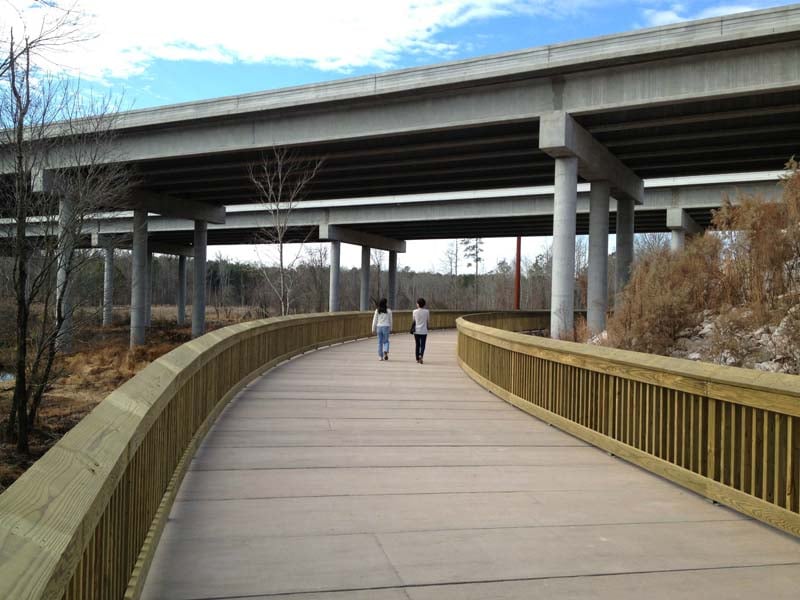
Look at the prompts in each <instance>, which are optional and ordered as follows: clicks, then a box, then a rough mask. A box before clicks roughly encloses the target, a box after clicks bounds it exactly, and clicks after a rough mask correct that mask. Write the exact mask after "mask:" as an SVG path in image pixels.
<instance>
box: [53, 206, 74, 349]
mask: <svg viewBox="0 0 800 600" xmlns="http://www.w3.org/2000/svg"><path fill="white" fill-rule="evenodd" d="M73 228H74V218H73V213H72V200H71V199H70V198H62V199H61V200H59V202H58V249H57V252H58V256H57V257H56V259H57V260H56V263H57V266H56V302H59V303H60V304H61V314H62V315H63V321H62V323H61V328H60V331H59V332H58V341H57V345H58V348H59V349H60V350H61V351H62V352H70V351H71V350H72V333H73V332H72V328H73V318H72V317H73V315H72V313H73V306H72V298H71V295H70V287H71V285H70V279H71V278H72V274H71V273H70V270H71V269H72V253H73V252H74V248H75V240H74V235H73V234H74V232H73Z"/></svg>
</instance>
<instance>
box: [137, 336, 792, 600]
mask: <svg viewBox="0 0 800 600" xmlns="http://www.w3.org/2000/svg"><path fill="white" fill-rule="evenodd" d="M455 343H456V336H455V333H454V332H434V333H432V334H431V335H430V336H429V340H428V352H427V355H426V357H425V364H424V365H418V364H416V363H415V361H414V357H413V346H414V343H413V338H412V337H411V336H409V335H402V334H398V335H395V336H392V350H391V352H390V360H389V361H386V362H379V361H378V358H377V349H376V346H377V343H376V342H375V340H367V341H360V342H354V343H348V344H343V345H338V346H335V347H332V348H328V349H324V350H320V351H318V352H314V353H310V354H308V355H305V356H302V357H298V358H296V359H293V360H291V361H289V362H288V363H285V364H283V365H281V366H280V367H278V368H276V369H274V370H273V371H271V372H269V373H268V374H266V375H265V376H264V377H262V378H260V379H258V380H256V381H254V382H253V383H252V384H250V385H249V386H248V387H247V388H246V389H244V390H243V391H242V392H241V393H240V394H239V395H238V396H237V398H236V399H235V400H234V402H233V403H232V404H231V405H230V406H229V407H228V408H227V409H226V410H225V412H224V413H223V415H222V416H221V417H220V419H219V421H218V423H217V424H216V425H215V427H214V428H213V430H212V431H211V432H210V433H209V435H208V437H207V438H206V441H205V443H204V444H203V446H202V448H201V449H200V450H199V452H198V453H197V455H196V457H195V459H194V460H193V462H192V466H191V470H190V471H189V473H188V474H187V476H186V479H185V480H184V483H183V485H182V487H181V489H180V492H179V495H178V498H177V501H176V503H175V505H174V507H173V509H172V513H171V515H170V519H169V522H168V524H167V526H166V529H165V531H164V534H163V537H162V539H161V543H160V545H159V548H158V551H157V553H156V557H155V559H154V562H153V566H152V568H151V570H150V574H149V576H148V580H147V584H146V587H145V591H144V595H143V597H144V598H145V599H147V600H153V599H165V600H166V599H168V600H200V599H204V600H208V599H223V598H224V599H244V598H249V599H266V598H286V599H287V600H288V599H292V600H302V599H308V600H333V599H336V600H344V599H356V600H361V599H363V600H367V599H369V600H372V599H374V600H395V599H412V600H443V599H449V598H453V599H462V598H463V599H466V600H473V599H474V600H478V599H480V600H485V599H498V600H500V599H502V600H523V599H525V600H527V599H531V598H569V599H573V600H577V599H581V600H582V599H588V598H593V599H594V598H614V599H618V598H647V599H649V600H658V599H670V600H672V599H675V598H687V599H688V598H702V599H703V600H715V599H719V600H723V599H724V600H731V599H735V598H742V599H745V598H746V599H748V600H753V599H757V598H758V599H760V598H765V599H767V598H769V599H775V600H778V599H787V600H788V599H791V600H797V599H798V598H800V591H798V590H800V540H797V539H794V538H792V537H789V536H788V535H785V534H783V533H781V532H779V531H777V530H774V529H771V528H769V527H767V526H764V525H762V524H760V523H758V522H756V521H753V520H751V519H748V518H746V517H744V516H742V515H739V514H738V513H735V512H733V511H731V510H729V509H727V508H724V507H721V506H715V505H714V504H712V503H710V502H708V501H706V500H704V499H703V498H700V497H699V496H696V495H694V494H693V493H691V492H688V491H686V490H683V489H682V488H679V487H677V486H675V485H673V484H671V483H669V482H667V481H665V480H663V479H660V478H659V477H656V476H654V475H651V474H649V473H647V472H645V471H643V470H641V469H639V468H637V467H634V466H631V465H629V464H627V463H625V462H623V461H620V460H619V459H616V458H614V457H611V456H608V455H607V454H606V453H604V452H602V451H600V450H597V449H595V448H593V447H591V446H588V445H587V444H585V443H584V442H582V441H580V440H578V439H576V438H573V437H571V436H569V435H567V434H564V433H562V432H560V431H559V430H557V429H555V428H553V427H550V426H548V425H547V424H545V423H543V422H541V421H538V420H537V419H534V418H533V417H530V416H529V415H527V414H525V413H523V412H522V411H520V410H517V409H516V408H514V407H513V406H510V405H508V404H506V403H505V402H503V401H502V400H500V399H498V398H496V397H494V396H493V395H491V394H490V393H488V392H486V391H485V390H483V389H482V388H481V387H479V386H478V385H477V384H475V383H474V382H472V381H471V380H470V379H469V378H468V377H467V376H466V375H464V374H463V373H462V371H461V370H460V369H459V368H458V366H457V364H456V360H455Z"/></svg>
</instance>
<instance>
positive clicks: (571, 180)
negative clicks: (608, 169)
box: [550, 156, 578, 339]
mask: <svg viewBox="0 0 800 600" xmlns="http://www.w3.org/2000/svg"><path fill="white" fill-rule="evenodd" d="M577 202H578V159H577V158H576V157H572V156H570V157H564V158H557V159H556V166H555V190H554V198H553V283H552V289H551V304H550V336H551V337H552V338H554V339H561V338H566V337H569V336H571V335H572V330H573V318H574V317H573V313H574V311H575V297H574V296H575V222H576V211H575V209H576V206H577Z"/></svg>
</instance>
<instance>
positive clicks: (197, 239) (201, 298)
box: [192, 221, 208, 338]
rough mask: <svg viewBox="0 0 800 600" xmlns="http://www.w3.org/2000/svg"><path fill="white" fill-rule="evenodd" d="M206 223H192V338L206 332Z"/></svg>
mask: <svg viewBox="0 0 800 600" xmlns="http://www.w3.org/2000/svg"><path fill="white" fill-rule="evenodd" d="M207 252H208V223H206V222H205V221H195V222H194V296H193V298H192V337H193V338H196V337H200V336H201V335H203V334H204V333H205V331H206V255H207Z"/></svg>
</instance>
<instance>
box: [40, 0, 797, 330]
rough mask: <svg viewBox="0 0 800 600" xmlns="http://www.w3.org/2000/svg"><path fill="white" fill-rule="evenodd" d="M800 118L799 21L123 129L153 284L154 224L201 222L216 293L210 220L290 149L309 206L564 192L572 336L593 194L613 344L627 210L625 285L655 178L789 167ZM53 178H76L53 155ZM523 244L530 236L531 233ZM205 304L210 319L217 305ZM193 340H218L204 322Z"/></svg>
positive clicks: (353, 86)
mask: <svg viewBox="0 0 800 600" xmlns="http://www.w3.org/2000/svg"><path fill="white" fill-rule="evenodd" d="M799 117H800V5H791V6H785V7H780V8H774V9H769V10H763V11H756V12H751V13H743V14H738V15H733V16H726V17H719V18H714V19H706V20H702V21H697V22H691V23H682V24H677V25H669V26H666V27H660V28H654V29H647V30H641V31H634V32H627V33H622V34H617V35H611V36H604V37H600V38H594V39H589V40H582V41H577V42H569V43H564V44H556V45H551V46H545V47H540V48H534V49H530V50H524V51H519V52H511V53H505V54H500V55H494V56H488V57H481V58H476V59H470V60H464V61H458V62H453V63H447V64H442V65H434V66H427V67H420V68H413V69H406V70H401V71H396V72H390V73H382V74H378V75H370V76H366V77H358V78H352V79H344V80H340V81H334V82H330V83H322V84H315V85H308V86H301V87H297V88H288V89H283V90H275V91H268V92H262V93H256V94H248V95H242V96H235V97H229V98H222V99H216V100H207V101H201V102H192V103H186V104H180V105H174V106H167V107H161V108H155V109H147V110H140V111H132V112H128V113H124V114H122V115H120V116H119V117H118V118H116V119H115V121H114V123H113V127H114V128H115V129H116V131H117V134H118V137H117V145H118V155H119V156H122V157H124V160H125V161H127V162H128V163H129V164H130V165H131V167H132V168H133V169H134V170H135V172H136V174H137V178H138V180H139V181H140V182H141V190H139V193H138V195H137V197H136V205H135V206H134V208H135V209H136V213H135V217H134V227H133V230H134V234H133V246H134V274H135V276H134V279H135V280H137V281H139V282H143V281H144V280H145V277H144V275H145V268H146V262H147V248H146V238H147V228H148V223H147V220H148V219H147V211H151V212H163V211H167V210H171V211H172V213H173V214H176V215H177V216H182V217H188V218H192V219H194V220H195V224H196V225H195V229H194V232H193V245H194V247H195V254H196V260H195V268H196V270H197V273H196V280H198V281H203V280H204V277H203V275H204V263H205V256H204V255H205V251H204V249H205V245H206V243H207V238H208V227H207V223H208V222H209V221H212V222H213V220H214V219H211V218H209V217H208V214H209V211H213V210H214V208H215V207H217V208H218V207H220V206H223V205H227V206H231V205H237V204H251V203H253V202H254V201H255V200H256V199H257V197H256V190H255V187H254V186H253V184H252V183H251V182H250V180H249V176H248V166H249V165H250V164H252V163H253V162H255V161H257V160H258V159H259V157H261V156H262V154H263V153H264V152H265V151H266V150H269V149H271V148H273V147H288V148H292V149H293V150H294V151H296V152H297V153H298V155H299V156H301V157H302V158H305V159H314V158H324V167H323V169H322V170H320V172H319V173H318V176H317V177H316V178H315V179H314V181H313V182H312V184H311V186H310V189H309V191H308V194H307V198H306V200H307V201H309V202H314V201H321V200H327V199H334V198H354V197H359V198H374V199H383V201H385V202H386V203H387V204H391V200H387V199H388V198H392V197H394V196H395V195H397V194H428V193H436V192H445V193H447V192H467V191H471V190H477V189H488V188H518V187H529V186H540V185H552V186H553V188H554V201H553V214H554V217H553V236H554V274H553V275H554V276H553V290H552V292H553V294H552V297H553V317H552V323H551V330H552V332H553V335H554V336H559V335H561V334H562V333H564V332H566V331H568V330H570V329H571V326H572V314H573V311H572V308H573V307H572V302H573V300H572V298H573V293H572V292H573V290H572V288H573V285H574V277H573V274H574V273H573V269H574V266H573V265H574V235H575V231H576V226H577V222H578V218H577V214H578V212H577V206H578V204H577V201H578V200H577V184H578V182H579V181H584V182H588V183H590V184H591V187H592V191H591V202H590V204H591V207H592V211H591V212H592V215H591V216H590V219H589V220H590V224H589V229H590V234H591V237H592V240H593V241H592V242H591V243H590V247H591V248H590V259H589V260H590V270H591V272H592V273H594V274H596V276H595V277H590V289H589V297H590V312H591V315H592V316H591V318H590V324H591V326H592V327H593V328H597V327H600V326H601V325H602V319H603V316H602V315H604V313H605V300H604V298H605V296H606V294H605V286H606V285H607V284H606V282H605V276H604V274H605V272H606V268H605V263H606V260H607V234H608V230H609V217H608V213H609V198H610V197H613V198H615V199H616V201H617V211H616V212H617V215H616V223H615V227H616V231H617V257H618V261H619V263H620V264H621V265H622V268H621V269H620V274H621V276H622V278H623V281H621V282H620V283H624V277H625V275H626V273H627V269H628V267H629V264H630V261H631V258H632V240H633V228H634V216H633V215H634V209H633V207H634V205H635V204H637V203H641V202H642V201H643V199H644V195H643V185H642V180H643V179H648V178H657V177H676V176H686V175H692V174H719V173H735V172H744V171H756V170H775V169H779V168H781V166H782V165H783V163H784V161H785V160H786V159H787V158H788V157H789V156H791V155H792V154H793V153H796V152H797V150H798V148H800V118H799ZM50 166H51V167H53V168H58V167H71V166H72V165H70V164H68V163H66V162H64V161H63V159H62V158H60V157H59V156H53V157H52V160H51V164H50ZM41 180H42V181H43V182H46V181H47V178H46V177H42V178H41ZM398 223H399V222H398ZM681 223H683V220H681ZM369 229H370V227H368V226H366V225H365V226H364V228H363V230H362V231H361V232H360V233H361V234H362V238H361V239H362V241H364V240H365V239H366V238H363V235H366V234H369V235H373V236H374V235H378V234H379V235H382V236H384V237H390V235H389V234H391V233H397V234H398V235H399V234H400V232H399V231H397V232H392V231H389V227H388V226H387V227H384V226H383V225H381V226H375V227H372V230H371V231H370V230H369ZM509 229H511V228H510V227H509ZM517 233H518V234H527V233H528V231H526V230H525V227H524V226H521V227H520V231H517ZM403 237H404V238H408V234H407V233H406V234H404V235H403ZM370 239H373V240H374V238H370ZM604 240H605V241H604ZM339 241H341V240H336V239H334V240H333V246H334V248H333V251H332V256H334V257H338V242H339ZM364 247H365V249H366V250H365V251H364V256H368V246H367V245H366V242H365V244H364ZM332 270H333V271H337V270H338V269H336V266H334V269H332ZM143 287H144V286H143V285H142V284H141V283H140V284H139V285H134V292H133V298H132V313H131V314H132V322H133V334H132V342H133V343H141V342H142V341H143V336H144V330H143V328H142V327H141V324H142V323H143V322H144V321H143V319H144V311H145V306H144V289H143ZM199 287H202V286H199ZM196 294H197V295H196V297H195V301H196V302H201V303H202V301H203V298H202V295H203V294H204V290H202V289H198V290H196ZM362 308H366V307H362ZM559 315H561V316H559ZM193 325H194V326H195V327H194V329H195V333H196V334H197V333H200V332H201V331H202V327H203V324H202V322H197V323H194V324H193Z"/></svg>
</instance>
